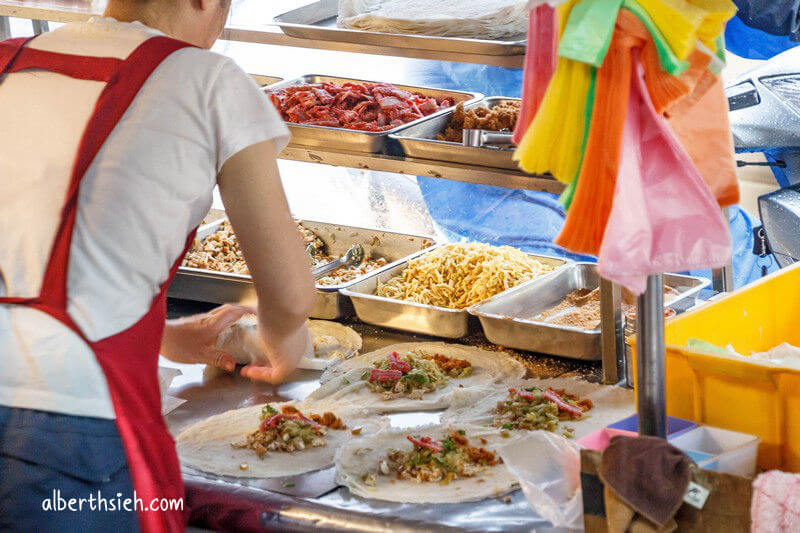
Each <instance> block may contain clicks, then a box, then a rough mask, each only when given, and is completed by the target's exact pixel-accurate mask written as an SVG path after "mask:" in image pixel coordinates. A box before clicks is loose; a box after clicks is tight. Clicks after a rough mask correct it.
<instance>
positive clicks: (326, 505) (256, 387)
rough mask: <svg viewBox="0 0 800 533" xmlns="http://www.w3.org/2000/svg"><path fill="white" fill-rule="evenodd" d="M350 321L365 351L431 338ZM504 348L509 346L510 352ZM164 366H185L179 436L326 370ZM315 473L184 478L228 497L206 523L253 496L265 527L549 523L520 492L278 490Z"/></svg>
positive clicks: (538, 364) (535, 370)
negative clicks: (286, 373)
mask: <svg viewBox="0 0 800 533" xmlns="http://www.w3.org/2000/svg"><path fill="white" fill-rule="evenodd" d="M210 307H213V306H209V305H206V304H198V303H196V302H186V301H181V300H170V302H169V305H168V308H169V315H170V316H171V317H176V316H181V315H186V314H191V313H196V312H202V311H204V310H207V309H208V308H210ZM349 325H351V326H352V327H354V329H356V331H358V332H359V333H360V334H361V335H362V337H363V339H364V347H363V351H364V352H368V351H372V350H376V349H379V348H381V347H383V346H388V345H390V344H394V343H398V342H410V341H423V340H430V339H429V338H428V337H424V336H421V335H410V334H405V333H401V332H392V331H388V330H384V329H381V328H375V327H372V326H366V325H364V324H360V323H351V324H349ZM461 342H462V343H464V344H471V345H476V346H481V347H484V348H489V349H492V348H493V347H492V346H491V345H490V344H489V343H488V341H486V339H485V338H483V337H482V336H477V335H476V336H473V337H469V338H466V339H462V340H461ZM494 349H498V348H496V347H494ZM504 351H506V352H509V350H504ZM511 353H512V354H513V355H514V356H515V357H519V358H520V359H521V360H522V361H523V362H524V363H525V364H526V366H528V368H529V369H530V371H531V374H532V375H534V376H539V377H555V376H560V375H566V374H570V375H580V376H581V377H584V378H585V379H589V380H592V381H598V380H599V377H600V369H599V367H598V365H597V364H587V363H582V362H577V361H572V360H567V359H559V358H556V357H548V356H541V355H534V354H522V353H515V352H511ZM162 365H163V366H169V367H173V368H178V369H180V370H181V371H182V372H183V375H181V376H178V377H177V378H175V379H174V380H173V382H172V386H171V387H170V394H171V395H173V396H177V397H179V398H182V399H185V400H187V402H186V403H184V404H183V405H181V406H180V407H178V408H177V409H176V410H174V411H172V412H171V413H170V414H168V415H167V416H166V421H167V425H168V427H169V429H170V431H171V432H172V433H173V435H177V433H179V432H180V431H181V430H183V429H184V428H186V427H187V426H189V425H191V424H193V423H194V422H197V421H199V420H203V419H205V418H207V417H209V416H212V415H215V414H219V413H222V412H225V411H228V410H230V409H238V408H240V407H247V406H251V405H255V404H262V403H266V402H274V401H284V400H290V399H302V398H305V397H306V396H307V395H308V394H309V393H310V392H311V391H312V390H314V389H315V388H316V387H317V385H318V383H317V380H318V378H319V375H320V373H319V372H317V371H310V370H300V371H297V372H296V373H295V375H293V376H292V378H291V380H290V381H289V382H288V383H286V384H284V385H280V386H277V387H276V386H272V385H268V384H265V383H254V382H251V381H249V380H247V379H244V378H241V377H240V376H238V375H228V374H224V373H220V372H218V371H211V372H209V371H207V370H205V366H204V365H180V364H175V363H171V362H169V361H166V360H162ZM431 417H434V418H435V417H436V414H432V413H409V414H402V415H397V416H396V418H394V419H393V420H392V423H393V424H395V425H399V426H405V425H412V424H413V425H416V424H418V423H424V422H427V421H429V420H430V418H431ZM317 475H318V476H319V478H318V479H317V480H314V479H308V480H307V483H306V485H307V486H303V483H302V480H301V481H300V482H298V481H297V479H295V478H292V481H291V483H285V482H284V483H283V485H290V488H289V487H287V488H281V487H282V486H283V485H282V484H281V481H280V480H279V481H275V480H273V481H265V482H259V481H258V480H256V481H248V482H246V483H245V484H244V485H246V486H243V484H241V483H235V482H230V481H228V480H219V479H213V480H209V479H203V478H202V477H198V476H195V475H192V474H191V473H187V474H186V476H185V477H186V480H187V487H189V489H190V490H189V496H188V501H189V502H190V505H191V504H192V501H193V499H194V500H197V499H201V498H200V497H199V496H194V497H193V496H192V491H193V490H194V491H195V493H199V494H203V493H205V491H212V492H213V491H216V492H217V493H218V494H219V495H220V497H221V498H222V499H223V500H226V501H227V502H228V503H227V504H221V503H218V502H217V501H216V500H215V503H213V504H210V503H209V504H207V505H205V506H204V507H203V508H206V507H207V508H209V509H214V511H213V512H209V521H208V522H205V524H198V525H206V526H208V527H210V526H216V527H222V526H223V524H222V523H220V522H215V520H216V519H217V518H218V515H220V514H225V511H223V510H222V509H223V508H225V507H226V506H228V507H229V506H230V502H232V501H240V500H241V501H249V502H251V503H252V505H253V506H256V507H257V508H258V511H257V512H258V516H259V522H260V525H262V526H264V527H268V528H271V529H281V530H289V531H306V530H308V531H310V530H311V529H312V528H313V527H317V528H324V529H326V530H336V529H337V527H339V526H337V525H336V522H337V520H338V523H339V525H342V524H345V525H346V524H351V525H352V527H355V528H358V529H359V530H361V531H389V530H395V531H399V530H423V531H431V530H434V531H435V530H439V529H447V528H448V526H449V527H455V528H458V529H461V530H472V531H531V530H533V529H534V528H535V529H536V530H537V531H544V530H547V527H548V525H547V522H546V521H544V520H543V519H542V518H540V517H538V516H536V515H535V514H534V513H533V512H532V511H531V509H530V507H529V506H528V504H527V502H526V501H525V498H524V496H523V494H522V492H521V491H516V492H514V493H512V494H511V495H510V497H509V499H508V501H506V500H505V499H502V500H498V499H491V500H485V501H482V502H478V503H469V504H447V505H409V504H395V503H387V502H379V501H372V500H366V499H363V498H359V497H356V496H353V495H351V494H350V493H349V491H348V490H347V489H345V488H342V487H339V488H336V489H334V490H333V491H331V492H328V493H327V494H324V495H322V496H320V497H317V498H301V497H295V496H290V495H287V494H279V492H284V493H291V494H302V493H304V491H306V490H310V491H311V492H312V493H313V489H314V487H313V485H314V483H318V484H320V485H321V486H326V485H325V483H327V484H328V485H330V472H326V471H322V472H321V473H319V474H317ZM306 476H307V475H306ZM302 477H303V476H299V478H302ZM203 501H204V502H205V500H203ZM201 507H202V506H201ZM228 512H231V511H228ZM252 512H256V511H252ZM201 514H202V513H201ZM234 514H235V512H234ZM211 515H214V516H211ZM195 519H197V518H196V517H195ZM412 519H413V520H412ZM237 523H240V522H237ZM323 524H324V525H323Z"/></svg>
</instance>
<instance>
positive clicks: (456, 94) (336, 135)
mask: <svg viewBox="0 0 800 533" xmlns="http://www.w3.org/2000/svg"><path fill="white" fill-rule="evenodd" d="M307 83H338V84H342V83H383V82H378V81H372V80H358V79H353V78H337V77H334V76H323V75H319V74H307V75H305V76H301V77H300V78H296V79H293V80H286V81H283V82H281V83H276V84H275V85H272V86H270V87H269V88H268V89H267V91H266V92H267V93H269V92H271V91H275V90H279V89H285V88H287V87H292V86H294V85H305V84H307ZM392 85H394V86H395V87H397V88H398V89H403V90H406V91H411V92H416V93H420V94H422V95H425V96H434V97H436V98H450V99H452V100H453V102H454V103H458V102H464V104H468V103H473V102H477V101H479V100H481V99H482V98H483V95H482V94H480V93H473V92H466V91H449V90H445V89H434V88H431V87H416V86H413V85H398V84H394V83H393V84H392ZM451 110H452V107H450V108H447V109H442V110H441V111H437V112H436V113H432V114H430V115H428V116H427V117H423V118H420V119H417V120H412V121H411V122H408V123H406V124H403V125H401V126H397V127H396V128H392V129H390V130H387V131H359V130H349V129H346V128H331V127H328V126H313V125H307V124H294V123H292V122H287V123H286V125H287V126H289V130H290V131H291V132H292V139H291V143H292V144H300V145H304V146H314V147H318V148H339V149H343V150H353V151H358V152H368V153H381V152H383V151H384V149H385V146H386V139H387V138H388V136H389V135H390V134H392V133H397V132H399V131H401V130H403V129H405V128H408V127H410V126H413V125H415V124H419V123H420V122H423V121H425V120H428V119H430V118H432V117H437V116H440V115H443V114H445V113H447V112H448V111H451Z"/></svg>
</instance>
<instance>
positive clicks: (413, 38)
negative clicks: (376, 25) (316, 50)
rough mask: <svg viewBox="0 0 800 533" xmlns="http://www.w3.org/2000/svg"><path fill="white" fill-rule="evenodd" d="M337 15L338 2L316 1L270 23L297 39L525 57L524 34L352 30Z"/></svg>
mask: <svg viewBox="0 0 800 533" xmlns="http://www.w3.org/2000/svg"><path fill="white" fill-rule="evenodd" d="M337 14H338V1H337V0H319V1H317V2H314V3H312V4H308V5H305V6H303V7H301V8H298V9H293V10H292V11H288V12H286V13H283V14H281V15H278V16H277V17H275V18H274V19H273V21H274V22H275V23H276V24H277V25H278V26H279V27H280V28H281V30H283V33H285V34H286V35H289V36H291V37H298V38H300V39H312V40H318V41H337V42H344V43H353V44H363V45H373V46H387V47H392V48H410V49H414V50H431V51H435V52H460V53H463V54H482V55H488V56H519V55H524V54H525V41H526V36H525V35H524V34H521V35H515V36H513V37H510V38H508V39H505V40H488V39H463V38H458V37H436V36H429V35H414V34H399V33H380V32H370V31H361V30H351V29H346V28H339V27H337V26H336V16H337Z"/></svg>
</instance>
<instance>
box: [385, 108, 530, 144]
mask: <svg viewBox="0 0 800 533" xmlns="http://www.w3.org/2000/svg"><path fill="white" fill-rule="evenodd" d="M492 100H516V101H517V102H521V101H522V98H514V97H513V96H486V95H483V98H481V99H480V100H476V101H474V102H471V103H470V104H469V108H472V107H477V106H479V105H481V104H487V103H491V102H492ZM464 107H465V108H467V105H466V104H465V105H464ZM469 108H467V109H469ZM447 112H448V113H453V109H449V110H448V111H447ZM439 116H441V115H439ZM425 118H426V119H427V118H430V117H425ZM409 129H410V128H409ZM389 137H391V138H392V139H394V140H396V141H398V142H400V141H406V140H411V141H425V142H431V143H436V144H444V145H448V146H464V145H463V144H461V143H457V142H452V141H440V140H438V139H428V138H426V137H416V136H413V135H403V132H402V131H401V132H398V133H391V134H390V135H389ZM465 148H483V149H489V150H502V151H509V152H510V151H514V149H513V148H497V147H494V146H491V145H489V146H465Z"/></svg>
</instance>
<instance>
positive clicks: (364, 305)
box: [339, 255, 567, 339]
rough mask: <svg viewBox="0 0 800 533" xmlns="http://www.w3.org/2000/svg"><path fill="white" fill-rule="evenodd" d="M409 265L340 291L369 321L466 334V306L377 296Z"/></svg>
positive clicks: (556, 261)
mask: <svg viewBox="0 0 800 533" xmlns="http://www.w3.org/2000/svg"><path fill="white" fill-rule="evenodd" d="M531 257H534V258H536V259H538V260H539V261H541V262H542V263H545V264H550V265H553V266H554V267H555V268H556V269H558V268H559V267H561V266H563V265H565V264H566V263H567V261H566V260H564V259H559V258H556V257H547V256H540V255H531ZM407 265H408V261H407V260H406V261H403V262H401V263H398V264H396V265H394V266H393V267H392V268H389V269H386V270H383V271H381V272H377V273H374V274H373V275H372V276H370V277H368V278H366V279H364V280H362V281H359V282H358V283H354V284H352V285H350V286H349V287H347V288H345V289H342V290H341V291H339V292H340V293H341V294H342V295H344V296H347V297H349V298H350V300H351V301H352V302H353V307H354V308H355V310H356V315H357V316H358V318H359V319H360V320H361V321H362V322H366V323H367V324H372V325H375V326H384V327H387V328H393V329H399V330H402V331H410V332H412V333H422V334H425V335H433V336H435V337H445V338H449V339H459V338H461V337H465V336H467V334H468V333H469V332H470V320H469V318H470V315H469V313H468V312H467V310H466V309H450V308H447V307H438V306H435V305H427V304H419V303H415V302H406V301H403V300H395V299H393V298H385V297H383V296H376V295H375V290H376V289H377V287H378V282H380V283H385V282H386V281H388V280H389V279H391V278H393V277H394V276H397V275H399V274H400V273H401V272H402V271H403V270H405V268H406V266H407Z"/></svg>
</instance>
